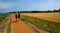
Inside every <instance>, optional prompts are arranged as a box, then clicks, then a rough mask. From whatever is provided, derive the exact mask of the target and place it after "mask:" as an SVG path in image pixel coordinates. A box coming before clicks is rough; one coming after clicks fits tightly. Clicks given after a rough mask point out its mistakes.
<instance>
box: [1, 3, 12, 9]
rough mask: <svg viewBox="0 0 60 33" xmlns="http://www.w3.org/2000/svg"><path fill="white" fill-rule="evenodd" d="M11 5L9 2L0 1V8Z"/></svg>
mask: <svg viewBox="0 0 60 33" xmlns="http://www.w3.org/2000/svg"><path fill="white" fill-rule="evenodd" d="M10 7H12V4H11V3H4V2H0V8H3V9H6V8H10Z"/></svg>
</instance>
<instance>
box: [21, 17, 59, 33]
mask: <svg viewBox="0 0 60 33" xmlns="http://www.w3.org/2000/svg"><path fill="white" fill-rule="evenodd" d="M21 20H23V21H25V22H27V23H31V24H34V25H35V26H36V27H38V28H41V29H43V30H46V31H48V32H50V33H60V24H57V23H53V22H52V21H47V20H43V19H38V18H33V17H28V16H21Z"/></svg>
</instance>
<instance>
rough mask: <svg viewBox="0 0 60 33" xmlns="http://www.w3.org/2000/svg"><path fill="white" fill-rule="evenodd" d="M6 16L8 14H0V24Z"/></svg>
mask: <svg viewBox="0 0 60 33" xmlns="http://www.w3.org/2000/svg"><path fill="white" fill-rule="evenodd" d="M7 16H8V13H0V22H1V21H2V20H4V19H5V18H6V17H7Z"/></svg>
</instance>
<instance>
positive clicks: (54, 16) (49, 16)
mask: <svg viewBox="0 0 60 33" xmlns="http://www.w3.org/2000/svg"><path fill="white" fill-rule="evenodd" d="M21 15H24V16H29V17H35V18H40V19H44V20H49V21H54V23H55V22H56V23H60V12H51V13H21Z"/></svg>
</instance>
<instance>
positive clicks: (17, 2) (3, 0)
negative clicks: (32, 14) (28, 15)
mask: <svg viewBox="0 0 60 33" xmlns="http://www.w3.org/2000/svg"><path fill="white" fill-rule="evenodd" d="M59 8H60V0H0V12H10V11H20V10H22V11H26V10H28V11H30V10H53V9H59Z"/></svg>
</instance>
